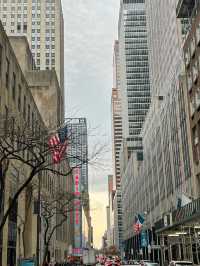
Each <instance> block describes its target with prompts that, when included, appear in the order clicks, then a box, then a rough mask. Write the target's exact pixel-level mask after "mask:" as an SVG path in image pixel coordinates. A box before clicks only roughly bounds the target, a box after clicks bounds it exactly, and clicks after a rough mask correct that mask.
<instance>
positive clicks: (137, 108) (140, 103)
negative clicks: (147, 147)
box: [118, 0, 150, 147]
mask: <svg viewBox="0 0 200 266" xmlns="http://www.w3.org/2000/svg"><path fill="white" fill-rule="evenodd" d="M118 31H119V32H118V35H119V36H118V37H119V62H120V93H121V100H122V121H123V138H124V139H126V140H128V141H131V142H132V145H133V146H135V147H138V146H140V143H138V140H139V141H140V140H141V139H140V138H139V135H140V133H141V129H142V125H143V123H144V120H145V116H146V113H147V111H148V109H149V103H150V84H149V64H148V46H147V28H146V12H145V0H121V6H120V14H119V25H118Z"/></svg>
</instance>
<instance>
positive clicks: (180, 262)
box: [169, 260, 193, 266]
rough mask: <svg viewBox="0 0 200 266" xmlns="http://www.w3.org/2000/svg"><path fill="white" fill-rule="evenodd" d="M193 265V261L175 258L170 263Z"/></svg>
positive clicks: (182, 265)
mask: <svg viewBox="0 0 200 266" xmlns="http://www.w3.org/2000/svg"><path fill="white" fill-rule="evenodd" d="M191 265H193V262H192V261H184V260H176V261H175V260H173V261H171V262H170V263H169V266H191Z"/></svg>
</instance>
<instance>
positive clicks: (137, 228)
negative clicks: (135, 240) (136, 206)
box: [133, 216, 142, 234]
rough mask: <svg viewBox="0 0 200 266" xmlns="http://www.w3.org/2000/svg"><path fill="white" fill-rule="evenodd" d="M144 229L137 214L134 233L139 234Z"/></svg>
mask: <svg viewBox="0 0 200 266" xmlns="http://www.w3.org/2000/svg"><path fill="white" fill-rule="evenodd" d="M141 229H142V224H141V223H140V220H139V219H138V217H137V216H135V223H134V224H133V230H134V233H136V234H138V233H139V232H140V231H141Z"/></svg>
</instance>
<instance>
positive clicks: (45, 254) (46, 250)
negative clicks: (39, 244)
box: [42, 243, 49, 265]
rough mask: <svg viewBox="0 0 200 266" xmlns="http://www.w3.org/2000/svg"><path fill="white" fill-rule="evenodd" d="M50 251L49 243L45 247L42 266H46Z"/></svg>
mask: <svg viewBox="0 0 200 266" xmlns="http://www.w3.org/2000/svg"><path fill="white" fill-rule="evenodd" d="M48 249H49V243H46V244H45V246H44V257H43V262H42V265H45V262H46V260H47V254H48Z"/></svg>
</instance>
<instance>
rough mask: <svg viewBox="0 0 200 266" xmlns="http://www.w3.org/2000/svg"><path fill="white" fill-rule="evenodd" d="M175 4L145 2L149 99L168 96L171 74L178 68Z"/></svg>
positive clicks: (178, 45) (169, 2)
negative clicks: (149, 81)
mask: <svg viewBox="0 0 200 266" xmlns="http://www.w3.org/2000/svg"><path fill="white" fill-rule="evenodd" d="M176 3H177V0H176V1H173V0H170V1H163V3H162V5H161V4H160V0H146V9H147V26H148V44H149V63H150V79H151V85H152V86H151V87H152V95H153V96H154V97H157V96H165V95H166V94H167V93H168V90H169V88H170V85H171V83H172V79H173V78H174V73H175V72H177V73H178V72H179V71H177V67H179V68H180V66H181V62H180V60H181V49H180V43H179V40H180V38H181V34H180V31H179V30H180V29H179V28H180V25H178V24H177V21H176Z"/></svg>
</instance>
